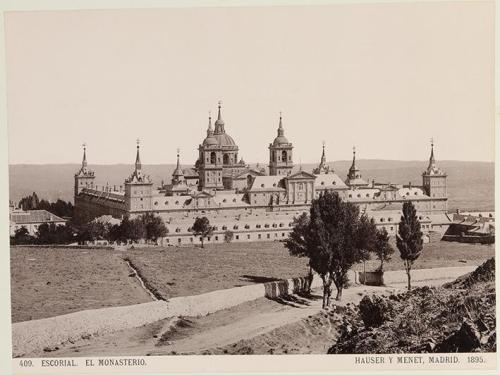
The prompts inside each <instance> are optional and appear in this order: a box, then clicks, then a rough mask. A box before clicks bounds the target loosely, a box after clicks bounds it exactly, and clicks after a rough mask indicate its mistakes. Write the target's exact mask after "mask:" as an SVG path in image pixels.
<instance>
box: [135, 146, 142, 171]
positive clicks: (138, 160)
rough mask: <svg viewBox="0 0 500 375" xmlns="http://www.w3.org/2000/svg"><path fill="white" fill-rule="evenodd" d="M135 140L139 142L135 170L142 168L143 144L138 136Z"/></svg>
mask: <svg viewBox="0 0 500 375" xmlns="http://www.w3.org/2000/svg"><path fill="white" fill-rule="evenodd" d="M135 142H136V143H137V155H136V157H135V170H136V171H138V170H140V169H141V167H142V166H141V157H140V155H139V148H140V144H141V140H140V139H139V138H137V139H136V140H135Z"/></svg>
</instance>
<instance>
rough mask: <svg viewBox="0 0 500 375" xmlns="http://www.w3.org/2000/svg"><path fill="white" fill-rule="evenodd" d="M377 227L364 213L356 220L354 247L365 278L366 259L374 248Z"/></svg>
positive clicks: (368, 258)
mask: <svg viewBox="0 0 500 375" xmlns="http://www.w3.org/2000/svg"><path fill="white" fill-rule="evenodd" d="M376 236H377V227H376V226H375V221H374V220H373V218H372V219H368V216H366V214H363V215H361V217H360V219H359V222H358V230H357V236H356V248H357V249H358V251H359V255H360V260H361V261H362V262H363V274H364V277H365V279H366V261H367V260H370V255H371V253H372V252H373V251H374V249H375V241H376Z"/></svg>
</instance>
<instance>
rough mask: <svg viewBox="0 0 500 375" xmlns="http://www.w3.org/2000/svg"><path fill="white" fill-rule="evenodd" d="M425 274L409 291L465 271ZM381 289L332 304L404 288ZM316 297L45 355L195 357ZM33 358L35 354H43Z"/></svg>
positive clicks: (307, 313)
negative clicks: (174, 355)
mask: <svg viewBox="0 0 500 375" xmlns="http://www.w3.org/2000/svg"><path fill="white" fill-rule="evenodd" d="M444 270H445V271H446V272H444V271H443V270H441V269H434V270H425V271H424V272H421V273H419V280H418V281H414V282H413V285H414V286H422V285H440V284H443V283H445V282H448V281H451V280H454V279H456V278H457V277H458V276H460V275H463V274H464V273H466V272H469V268H464V267H461V268H451V269H450V268H447V269H444ZM396 279H397V280H396V281H395V282H393V283H391V285H389V286H387V287H370V286H359V285H358V286H354V287H351V288H349V289H346V290H345V291H344V294H343V298H342V301H341V302H337V301H335V304H336V305H346V304H348V303H358V302H359V301H360V300H361V298H362V296H363V295H365V294H367V293H377V294H389V293H392V292H396V291H398V290H403V289H404V288H405V286H406V275H405V274H404V272H401V274H400V275H399V274H398V277H396ZM321 302H322V301H321V294H320V291H315V293H314V294H313V296H312V297H311V298H304V297H298V296H292V297H290V298H289V299H287V300H283V299H282V300H269V299H265V298H261V299H258V300H255V301H251V302H246V303H243V304H241V305H238V306H236V307H233V308H230V309H226V310H221V311H218V312H216V313H213V314H210V315H207V316H205V317H199V318H180V319H179V318H174V319H169V320H164V321H159V322H156V323H154V324H149V325H146V326H143V327H139V328H135V329H130V330H125V331H121V332H116V333H113V334H109V335H105V336H100V337H95V338H91V339H89V340H84V341H81V342H78V343H75V344H74V345H71V346H66V347H62V348H60V349H59V350H57V351H55V352H51V353H50V356H57V357H59V356H61V357H63V356H96V355H98V356H112V355H165V354H180V353H201V352H203V351H205V350H210V349H214V348H220V347H223V346H227V345H230V344H233V343H237V342H238V341H240V340H242V339H249V338H252V337H257V336H259V335H263V334H266V333H268V332H270V331H272V330H274V329H276V328H278V327H282V326H284V325H287V324H290V323H294V322H299V321H300V320H302V319H305V318H308V317H311V316H313V315H316V314H318V313H319V312H320V311H321ZM44 354H45V353H44ZM44 354H41V353H39V354H38V355H42V356H43V355H44Z"/></svg>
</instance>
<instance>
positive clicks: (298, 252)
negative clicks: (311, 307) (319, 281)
mask: <svg viewBox="0 0 500 375" xmlns="http://www.w3.org/2000/svg"><path fill="white" fill-rule="evenodd" d="M308 226H309V217H308V215H307V213H305V212H304V213H303V214H302V215H300V216H298V217H296V218H294V219H293V227H294V230H293V231H292V232H291V233H290V235H289V236H288V238H287V239H286V240H285V247H286V248H287V249H288V251H289V252H290V255H293V256H297V257H308V256H309V251H308V247H307V243H306V239H305V237H304V233H305V232H306V231H307V230H308ZM313 277H314V274H313V268H312V266H311V260H310V259H309V274H308V279H309V286H308V292H309V293H310V292H311V285H312V281H313Z"/></svg>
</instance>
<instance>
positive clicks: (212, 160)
mask: <svg viewBox="0 0 500 375" xmlns="http://www.w3.org/2000/svg"><path fill="white" fill-rule="evenodd" d="M210 164H215V152H213V151H212V152H211V153H210Z"/></svg>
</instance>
